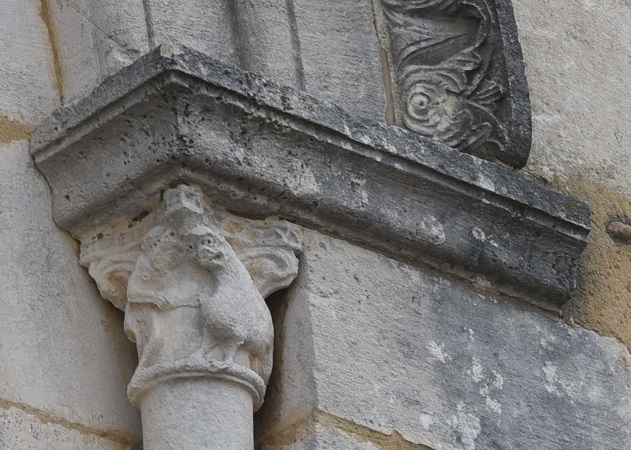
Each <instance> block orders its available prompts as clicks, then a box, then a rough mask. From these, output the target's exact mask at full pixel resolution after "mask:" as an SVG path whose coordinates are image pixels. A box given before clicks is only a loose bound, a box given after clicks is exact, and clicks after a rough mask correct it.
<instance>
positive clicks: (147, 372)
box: [81, 185, 300, 450]
mask: <svg viewBox="0 0 631 450" xmlns="http://www.w3.org/2000/svg"><path fill="white" fill-rule="evenodd" d="M125 228H127V230H125ZM121 230H124V231H119V232H111V233H108V235H107V236H105V235H104V234H103V233H97V235H96V238H94V239H91V240H90V239H85V240H84V241H82V255H81V260H82V263H83V264H84V265H86V266H88V267H89V270H90V273H91V274H92V275H93V276H94V278H95V279H96V281H97V284H98V286H99V288H100V290H101V293H102V294H103V296H104V297H106V298H108V299H109V300H111V301H112V302H113V303H114V304H115V305H116V306H118V307H120V308H124V310H125V331H126V333H127V335H128V336H129V338H130V339H131V340H132V341H134V342H136V345H137V348H138V358H139V362H138V368H137V370H136V372H135V374H134V376H133V378H132V380H131V382H130V383H129V387H128V395H129V398H130V400H131V401H132V403H133V404H134V405H135V406H137V407H138V408H140V410H141V414H142V424H143V439H144V448H145V449H147V450H162V449H176V448H177V449H187V450H188V449H247V448H253V431H252V426H253V425H252V414H253V412H254V411H255V410H257V409H258V408H259V407H260V406H261V404H262V403H263V397H264V395H265V388H266V384H267V381H268V379H269V376H270V373H271V370H272V351H273V337H274V333H273V326H272V319H271V316H270V313H269V310H268V308H267V305H266V304H265V301H264V298H263V296H264V295H268V294H269V293H271V292H273V291H275V290H277V289H280V288H282V287H285V286H287V285H289V283H291V281H292V280H293V279H294V277H295V276H296V274H297V270H298V260H297V258H296V257H295V252H296V251H298V250H299V246H300V244H299V238H298V234H297V230H296V229H295V228H293V226H292V225H291V224H288V223H286V222H282V221H274V222H260V221H249V220H244V219H240V218H235V217H234V216H233V217H230V216H229V215H228V214H227V213H222V212H220V211H219V210H215V211H214V212H211V213H210V214H209V215H207V214H206V212H205V206H204V198H203V194H202V192H201V191H200V190H198V189H194V188H191V187H188V186H185V185H181V186H179V187H177V188H175V189H170V190H168V191H166V192H165V194H164V197H163V203H162V207H161V210H160V211H159V212H156V213H153V214H150V215H149V216H148V217H147V218H145V219H144V220H143V221H142V223H141V224H139V225H137V226H133V225H132V226H131V228H130V227H129V226H127V227H122V228H121ZM228 239H229V240H230V241H231V242H232V245H231V243H229V242H228ZM233 245H234V247H235V248H236V249H237V251H238V252H239V253H240V254H241V255H240V256H239V255H238V254H237V251H235V248H233Z"/></svg>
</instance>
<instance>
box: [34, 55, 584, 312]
mask: <svg viewBox="0 0 631 450" xmlns="http://www.w3.org/2000/svg"><path fill="white" fill-rule="evenodd" d="M32 152H33V154H34V156H35V159H36V162H37V164H38V167H39V168H40V169H41V170H42V171H43V172H44V173H45V174H46V175H47V178H48V181H49V182H50V183H51V185H52V186H53V192H54V195H55V201H54V204H55V218H56V220H57V222H58V223H59V225H60V226H62V227H63V228H65V229H70V230H71V231H72V232H74V233H75V234H77V233H79V234H80V230H81V229H82V228H86V227H88V228H89V227H91V226H94V224H97V225H98V224H99V223H103V222H104V221H106V220H107V217H108V216H111V215H119V216H120V215H127V216H128V217H135V216H136V215H138V214H141V213H142V212H143V211H144V210H145V209H146V208H147V205H148V204H150V203H152V202H153V201H154V199H155V197H156V196H157V195H159V193H160V191H161V190H162V189H164V188H165V186H167V185H168V184H169V183H171V182H175V181H176V180H184V181H189V182H193V183H196V184H199V185H201V186H202V187H203V188H204V189H205V190H206V192H207V193H208V194H210V195H211V197H213V198H217V199H221V202H222V204H223V206H225V207H227V208H229V209H231V210H233V211H236V212H241V213H244V214H258V215H274V214H281V215H283V216H284V217H288V218H291V219H293V220H297V221H300V222H301V223H304V224H307V225H309V226H316V227H323V228H326V229H331V230H334V231H335V232H336V233H338V234H340V235H341V236H344V237H346V238H348V239H352V240H356V241H359V242H362V243H365V244H368V245H371V246H374V247H375V248H378V249H379V250H381V251H387V252H390V253H393V254H397V255H399V256H401V257H403V258H408V259H422V260H424V261H425V262H427V263H429V264H432V265H434V266H439V267H441V268H442V269H444V270H448V271H452V272H455V273H456V272H457V273H459V274H461V275H463V274H464V275H463V276H465V277H472V278H475V277H477V276H479V275H482V276H483V277H485V278H490V279H491V280H493V281H495V282H497V283H498V284H497V286H499V288H500V289H505V290H509V291H517V292H521V293H523V292H524V291H527V292H528V295H529V296H533V297H537V296H539V297H544V298H545V299H544V300H543V301H544V302H546V303H552V305H549V307H555V306H554V305H553V304H554V303H557V304H558V303H561V302H562V301H563V300H564V299H566V298H567V296H568V295H569V293H570V291H571V290H572V288H573V287H574V283H575V270H576V261H577V258H578V256H579V254H580V252H581V251H582V248H583V247H584V245H585V240H586V234H587V232H588V217H589V211H588V208H587V207H586V205H585V204H582V203H580V202H578V201H576V200H575V199H572V198H569V197H566V196H563V195H562V194H560V193H558V192H555V191H553V190H550V189H548V188H545V187H542V186H538V185H536V184H534V183H530V182H528V181H526V180H525V179H524V178H522V177H520V176H519V175H518V174H516V173H514V172H512V171H510V170H507V169H505V168H503V167H501V166H499V165H495V164H492V163H489V162H486V161H483V160H480V159H477V158H475V157H472V156H469V155H466V154H461V153H460V152H457V151H455V150H453V149H450V148H448V147H446V146H444V145H441V144H439V143H436V142H433V141H431V140H429V139H427V138H424V137H422V136H418V135H415V134H414V133H410V132H407V131H404V130H402V129H400V128H397V127H390V128H388V127H384V126H383V125H381V124H379V123H375V122H370V121H368V120H364V119H357V118H354V117H352V116H350V115H348V114H346V113H345V112H343V111H342V110H341V109H339V108H337V107H336V106H334V105H331V104H330V103H327V102H323V101H319V100H317V99H315V98H314V97H310V96H307V95H305V94H304V93H301V92H298V91H294V90H292V89H290V88H287V87H279V86H276V85H274V84H273V83H271V82H268V81H266V80H264V79H262V78H260V77H258V76H257V75H255V74H252V73H249V72H241V71H240V70H239V69H237V68H235V67H233V66H228V65H225V64H222V63H219V62H217V61H214V60H212V59H209V58H207V57H205V56H203V55H201V54H199V53H196V52H193V51H190V50H187V49H185V48H183V47H180V46H174V45H169V46H162V47H161V48H160V49H158V50H157V51H156V52H154V53H153V54H151V55H149V56H147V57H145V58H142V59H141V60H140V61H138V62H137V63H136V64H134V65H132V66H130V67H128V68H126V69H124V70H123V71H121V72H120V73H119V74H117V75H116V76H114V77H112V78H110V79H109V80H108V81H107V82H105V83H104V84H103V85H102V86H100V87H99V88H98V89H97V90H95V91H94V93H93V94H92V95H90V96H89V97H87V98H85V99H84V100H82V101H81V102H79V103H77V104H76V105H73V106H72V107H69V108H66V109H63V110H60V111H59V112H57V113H56V114H55V115H53V116H52V117H51V118H50V119H49V120H48V121H46V122H45V123H44V124H42V126H41V127H40V128H39V129H38V130H37V131H36V132H35V134H34V137H33V140H32ZM333 161H335V163H333ZM121 199H122V200H121ZM480 281H481V282H486V281H485V280H480ZM518 295H522V294H518ZM533 301H536V300H533Z"/></svg>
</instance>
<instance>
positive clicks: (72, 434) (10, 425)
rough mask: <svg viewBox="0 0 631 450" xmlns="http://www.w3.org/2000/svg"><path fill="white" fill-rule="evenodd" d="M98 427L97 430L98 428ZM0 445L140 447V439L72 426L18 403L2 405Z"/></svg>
mask: <svg viewBox="0 0 631 450" xmlns="http://www.w3.org/2000/svg"><path fill="white" fill-rule="evenodd" d="M95 431H96V432H95ZM0 448H2V449H7V450H13V449H16V450H18V449H19V450H51V449H64V450H65V449H68V450H70V449H77V450H78V449H80V450H140V447H139V446H138V442H137V441H136V442H133V441H130V440H129V439H127V440H125V439H121V438H120V437H118V436H116V435H115V434H112V433H110V434H109V435H108V433H107V432H100V433H99V430H91V429H89V428H86V427H81V426H77V425H76V424H74V425H72V426H69V425H67V424H63V423H60V422H56V421H55V420H52V419H51V418H50V417H38V416H36V415H33V414H31V413H29V412H28V411H25V410H24V409H22V408H19V407H10V406H8V407H5V406H4V405H3V406H2V407H0Z"/></svg>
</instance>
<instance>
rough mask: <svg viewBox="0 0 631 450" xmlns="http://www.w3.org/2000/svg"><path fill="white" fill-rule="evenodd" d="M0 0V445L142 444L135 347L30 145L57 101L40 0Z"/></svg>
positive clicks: (57, 88) (112, 446) (99, 446)
mask: <svg viewBox="0 0 631 450" xmlns="http://www.w3.org/2000/svg"><path fill="white" fill-rule="evenodd" d="M0 3H1V7H0V11H1V13H0V29H2V30H3V33H2V36H0V229H2V235H1V236H0V267H1V270H0V311H1V313H0V361H1V363H0V448H2V449H18V448H19V449H41V450H44V449H51V448H59V449H61V448H67V449H70V448H74V449H108V450H109V449H112V450H114V449H123V448H125V449H129V448H140V447H139V445H140V444H139V438H138V436H140V425H139V423H140V422H139V418H138V414H137V412H136V410H135V409H134V408H133V407H132V406H131V405H130V404H129V402H128V400H127V396H126V392H125V391H126V385H127V382H128V381H129V378H130V377H131V374H132V372H133V369H134V367H135V365H136V358H135V353H134V352H135V350H134V348H133V347H132V346H131V345H130V343H129V342H128V340H127V338H126V337H125V335H124V333H123V331H122V319H121V315H120V314H119V313H118V312H117V311H116V310H115V309H114V308H113V307H111V306H110V305H107V304H106V303H104V302H103V300H102V299H101V298H100V295H99V294H98V292H97V290H96V288H95V287H94V284H93V282H92V281H91V279H90V278H89V276H88V275H87V273H86V272H85V270H84V269H83V268H81V267H80V266H79V264H78V259H77V254H78V246H77V244H76V242H74V240H73V239H72V238H70V237H69V236H68V235H67V234H66V233H64V232H62V231H61V230H59V229H58V228H57V227H56V226H55V224H54V223H53V221H52V216H51V202H50V193H49V189H48V186H47V184H46V182H45V181H44V179H43V177H42V176H41V175H40V174H39V173H38V171H37V170H36V169H35V167H34V164H33V161H32V159H31V157H30V155H29V151H28V139H29V136H30V132H31V129H32V127H33V126H34V125H35V124H36V123H37V122H38V121H39V120H40V119H41V118H43V117H44V116H46V115H48V114H49V113H50V112H51V111H52V110H53V109H54V108H56V107H58V106H59V104H60V93H61V88H60V85H59V78H58V71H57V68H56V64H55V58H54V57H53V52H52V50H51V45H50V42H51V41H50V38H51V33H50V29H49V28H48V27H49V25H50V21H49V20H50V17H49V16H48V9H47V6H46V3H45V2H43V3H40V2H38V1H23V0H3V1H2V2H0Z"/></svg>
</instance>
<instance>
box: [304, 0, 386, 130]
mask: <svg viewBox="0 0 631 450" xmlns="http://www.w3.org/2000/svg"><path fill="white" fill-rule="evenodd" d="M294 9H295V18H292V20H295V22H296V33H297V41H298V44H299V47H300V59H301V64H302V68H301V71H302V72H303V75H302V77H303V83H304V88H305V89H306V90H307V92H310V93H312V94H315V95H317V96H318V97H319V98H322V99H324V100H329V101H331V102H333V103H335V104H337V105H339V106H341V107H342V108H344V109H345V110H347V111H348V112H350V113H351V114H354V115H357V116H360V117H368V118H370V119H373V120H376V121H380V122H382V123H383V122H385V115H386V94H385V90H384V78H383V74H382V65H381V59H380V50H381V49H380V46H379V42H378V40H377V34H376V31H375V26H374V17H373V15H372V4H371V2H370V0H352V1H345V2H340V1H336V0H323V1H316V2H314V1H312V0H294Z"/></svg>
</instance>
